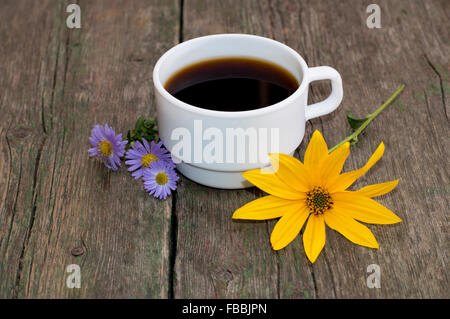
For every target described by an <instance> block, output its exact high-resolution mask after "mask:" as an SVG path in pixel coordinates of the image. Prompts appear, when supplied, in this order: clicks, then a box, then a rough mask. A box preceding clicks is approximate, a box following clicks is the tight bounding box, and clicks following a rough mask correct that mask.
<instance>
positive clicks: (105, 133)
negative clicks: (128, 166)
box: [89, 124, 128, 171]
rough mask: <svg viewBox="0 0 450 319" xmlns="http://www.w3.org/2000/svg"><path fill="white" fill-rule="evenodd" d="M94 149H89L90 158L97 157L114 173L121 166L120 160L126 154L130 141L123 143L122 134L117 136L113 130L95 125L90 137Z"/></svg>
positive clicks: (106, 126) (106, 125)
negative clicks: (126, 147) (126, 146)
mask: <svg viewBox="0 0 450 319" xmlns="http://www.w3.org/2000/svg"><path fill="white" fill-rule="evenodd" d="M89 142H91V144H92V146H93V148H90V149H89V156H90V157H93V156H96V157H97V158H99V159H100V160H101V161H102V162H103V164H105V166H106V167H107V168H109V169H112V170H113V171H117V169H118V168H119V167H120V166H121V162H120V158H121V157H122V156H123V154H125V145H126V144H127V143H128V141H122V134H119V135H116V132H114V130H113V128H112V127H110V126H108V124H105V126H104V127H103V126H101V125H95V126H94V128H93V129H92V132H91V136H90V137H89Z"/></svg>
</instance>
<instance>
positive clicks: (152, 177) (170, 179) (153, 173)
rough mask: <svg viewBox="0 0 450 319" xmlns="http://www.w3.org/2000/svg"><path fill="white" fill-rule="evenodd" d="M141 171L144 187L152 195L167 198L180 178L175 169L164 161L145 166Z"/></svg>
mask: <svg viewBox="0 0 450 319" xmlns="http://www.w3.org/2000/svg"><path fill="white" fill-rule="evenodd" d="M141 171H142V177H143V181H144V188H145V190H146V191H147V192H148V193H149V194H150V195H153V196H154V197H156V198H159V199H166V198H167V196H168V195H169V194H170V193H171V191H172V190H175V189H176V181H177V180H178V179H179V178H178V176H177V174H176V173H175V170H174V169H173V168H172V167H168V166H166V165H165V163H164V162H162V161H158V162H155V163H153V164H152V165H151V166H150V167H149V168H147V167H145V168H144V169H142V170H141ZM136 172H137V171H136ZM160 175H161V176H160ZM161 177H162V178H161Z"/></svg>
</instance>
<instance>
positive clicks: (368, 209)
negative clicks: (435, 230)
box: [233, 131, 401, 263]
mask: <svg viewBox="0 0 450 319" xmlns="http://www.w3.org/2000/svg"><path fill="white" fill-rule="evenodd" d="M383 152H384V144H383V143H381V144H380V146H378V148H377V149H376V151H375V153H373V154H372V157H371V158H370V159H369V161H368V162H367V163H366V164H365V165H364V166H363V167H362V168H360V169H357V170H355V171H351V172H346V173H343V174H341V171H342V167H343V166H344V162H345V160H346V159H347V157H348V155H349V154H350V145H349V143H348V142H347V143H345V144H343V145H342V146H340V147H339V148H337V149H336V150H335V151H333V152H332V153H330V154H328V147H327V144H326V143H325V140H324V139H323V137H322V134H320V132H319V131H315V132H314V134H313V136H312V138H311V141H310V143H309V145H308V147H307V149H306V152H305V159H304V163H302V162H300V161H299V160H297V159H296V158H294V157H292V156H289V155H286V154H269V155H270V158H271V162H272V166H273V168H274V169H275V172H273V171H270V170H265V169H256V170H251V171H248V172H245V173H244V174H243V176H244V177H245V178H246V179H247V180H248V181H250V182H251V183H252V184H254V185H255V186H257V187H258V188H260V189H262V190H263V191H265V192H267V193H269V194H270V195H268V196H265V197H262V198H259V199H257V200H254V201H252V202H250V203H248V204H246V205H244V206H243V207H241V208H239V209H238V210H236V211H235V212H234V214H233V219H247V220H264V219H273V218H278V217H281V218H280V220H279V221H278V222H277V224H276V225H275V227H274V229H273V231H272V235H271V237H270V242H271V244H272V248H273V249H274V250H279V249H282V248H284V247H286V246H287V245H288V244H289V243H290V242H291V241H293V240H294V239H295V237H296V236H297V235H298V234H299V233H300V230H301V229H302V227H303V225H304V224H305V222H306V220H308V222H307V224H306V228H305V231H304V233H303V246H304V249H305V252H306V255H307V257H308V259H309V260H310V261H311V262H312V263H314V262H315V261H316V259H317V257H318V256H319V254H320V252H321V251H322V249H323V247H324V245H325V224H327V225H328V227H330V228H332V229H334V230H336V231H338V232H339V233H341V234H342V235H343V236H345V237H346V238H347V239H349V240H350V241H351V242H353V243H355V244H358V245H361V246H366V247H371V248H378V243H377V241H376V239H375V237H374V236H373V234H372V232H371V231H370V230H369V229H368V228H367V227H366V226H364V225H362V224H360V223H358V222H357V221H356V220H358V221H361V222H364V223H369V224H395V223H398V222H401V219H400V218H399V217H398V216H396V215H395V214H394V213H392V212H391V211H390V210H389V209H387V208H386V207H384V206H383V205H380V204H379V203H377V202H376V201H374V200H373V199H372V197H375V196H380V195H383V194H386V193H388V192H390V191H391V190H393V189H394V188H395V186H397V184H398V180H395V181H391V182H387V183H381V184H375V185H370V186H366V187H363V188H361V189H359V190H357V191H346V189H347V188H348V187H349V186H350V185H352V184H353V183H354V182H355V181H356V180H357V179H358V178H359V177H361V176H362V175H364V174H365V173H366V172H367V171H368V170H369V169H370V168H371V167H372V166H373V165H374V164H375V163H376V162H377V161H378V160H379V159H380V158H381V156H382V155H383Z"/></svg>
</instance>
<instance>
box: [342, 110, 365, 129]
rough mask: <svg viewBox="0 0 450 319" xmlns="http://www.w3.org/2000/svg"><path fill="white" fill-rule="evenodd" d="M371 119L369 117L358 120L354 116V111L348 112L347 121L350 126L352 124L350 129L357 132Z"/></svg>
mask: <svg viewBox="0 0 450 319" xmlns="http://www.w3.org/2000/svg"><path fill="white" fill-rule="evenodd" d="M368 119H369V115H368V116H366V117H364V118H362V119H358V118H356V117H354V116H353V113H352V111H347V121H348V124H350V127H351V128H352V129H354V130H357V129H358V128H359V127H360V126H361V125H363V124H364V122H366V121H367V120H368Z"/></svg>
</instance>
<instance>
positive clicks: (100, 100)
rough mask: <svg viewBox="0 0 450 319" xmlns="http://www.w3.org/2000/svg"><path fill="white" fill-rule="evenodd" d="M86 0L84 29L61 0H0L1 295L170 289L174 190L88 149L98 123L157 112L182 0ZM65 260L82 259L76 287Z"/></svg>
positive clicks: (127, 124)
mask: <svg viewBox="0 0 450 319" xmlns="http://www.w3.org/2000/svg"><path fill="white" fill-rule="evenodd" d="M79 4H80V7H81V8H82V28H81V29H79V30H76V29H73V30H69V29H67V28H66V26H65V19H66V17H67V15H68V14H66V13H65V8H66V4H64V3H62V2H56V1H52V2H47V3H45V4H44V5H42V4H41V5H39V6H37V5H36V7H31V8H29V7H28V6H27V5H25V2H21V5H22V7H16V6H15V5H16V3H15V2H13V1H10V2H2V4H1V6H2V9H1V10H0V11H1V14H2V15H4V18H3V21H6V20H9V21H11V23H12V24H13V25H16V26H17V30H14V29H13V30H8V29H7V28H6V27H4V28H2V35H5V37H6V39H8V40H7V41H6V42H5V43H4V44H3V45H2V50H4V51H5V52H4V53H5V54H2V55H1V56H2V60H3V61H2V65H3V66H4V68H6V73H5V74H6V75H7V76H6V79H4V82H5V83H6V84H7V85H8V86H7V90H6V91H3V93H2V96H3V97H4V98H3V101H2V107H3V109H4V110H7V112H6V113H7V116H9V117H12V116H14V115H16V116H17V119H16V120H15V121H13V120H9V119H5V120H2V131H1V132H2V150H3V152H2V160H1V161H0V162H2V163H5V164H3V166H2V169H1V171H0V172H1V175H0V176H2V181H5V185H7V187H5V188H3V187H2V192H3V195H2V196H3V198H4V199H5V200H2V206H1V210H0V212H2V216H4V217H3V218H2V222H1V223H0V225H1V226H0V227H1V228H0V231H1V237H2V242H1V245H0V247H1V253H2V259H1V265H2V270H3V271H2V272H1V274H0V276H1V279H0V282H1V285H0V286H1V289H0V294H1V296H5V297H19V298H23V297H25V298H32V297H39V298H43V297H58V298H60V297H71V298H72V297H73V298H78V297H89V298H97V297H103V298H104V297H109V298H118V297H129V298H143V297H153V298H166V297H167V296H168V294H169V273H170V271H169V269H168V268H169V251H170V241H169V239H170V225H171V201H170V200H169V201H157V200H155V199H153V198H152V197H149V196H148V195H147V194H146V193H145V192H144V191H143V188H142V185H141V183H140V182H139V181H135V180H134V179H133V178H132V177H131V176H130V174H129V173H128V172H127V171H126V169H125V168H122V169H121V170H120V171H119V172H117V173H113V172H108V171H107V170H106V169H105V168H104V167H103V166H102V165H101V164H100V163H98V162H96V161H95V160H92V159H89V158H88V156H87V149H88V148H89V143H88V137H89V134H90V129H91V128H92V127H93V126H94V124H96V123H100V124H103V123H109V124H110V125H112V126H113V127H114V128H115V129H116V131H117V132H123V133H126V130H127V129H128V128H132V127H133V126H134V123H135V121H136V119H137V118H138V117H139V116H153V115H154V106H153V92H152V84H151V69H152V66H153V64H154V63H155V61H156V59H157V57H158V56H159V55H161V54H162V53H163V52H164V51H166V50H167V49H168V48H169V47H170V46H172V45H174V44H175V43H176V41H178V17H179V12H178V10H179V7H178V3H177V2H175V1H173V2H168V1H153V2H148V1H133V2H126V3H125V2H122V1H103V2H90V1H85V2H80V3H79ZM25 7H26V8H25ZM29 10H31V12H32V13H33V17H34V19H32V20H29V21H28V22H26V23H25V22H24V21H23V20H21V17H22V16H23V14H24V13H25V12H26V11H29ZM7 17H8V18H7ZM30 32H31V34H30ZM24 63H25V65H24ZM2 87H4V86H2ZM30 123H34V126H33V127H32V128H31V129H27V130H25V129H20V127H21V126H32V125H33V124H30ZM5 125H6V127H3V126H5ZM27 134H28V135H27ZM11 140H12V141H11ZM16 140H17V141H16ZM2 185H3V184H2ZM5 217H7V220H6V221H4V218H5ZM69 264H78V265H80V267H81V276H82V277H81V280H82V285H81V288H80V289H69V288H67V286H66V277H67V276H68V274H67V273H66V267H67V266H68V265H69Z"/></svg>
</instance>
